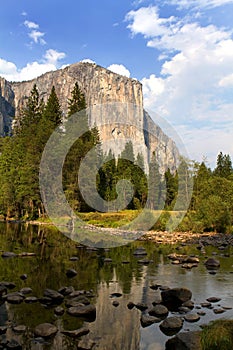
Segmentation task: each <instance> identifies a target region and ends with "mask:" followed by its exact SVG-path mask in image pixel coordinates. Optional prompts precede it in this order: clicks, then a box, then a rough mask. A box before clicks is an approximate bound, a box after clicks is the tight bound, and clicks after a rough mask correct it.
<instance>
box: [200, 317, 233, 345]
mask: <svg viewBox="0 0 233 350" xmlns="http://www.w3.org/2000/svg"><path fill="white" fill-rule="evenodd" d="M201 345H202V349H203V350H230V349H233V321H232V320H217V321H214V322H211V323H210V324H208V325H207V326H205V327H204V329H203V330H202V333H201Z"/></svg>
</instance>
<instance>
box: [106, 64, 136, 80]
mask: <svg viewBox="0 0 233 350" xmlns="http://www.w3.org/2000/svg"><path fill="white" fill-rule="evenodd" d="M107 69H109V70H111V71H112V72H114V73H117V74H120V75H124V76H125V77H127V78H129V77H130V71H129V70H128V69H127V68H126V67H125V66H123V64H111V65H110V66H109V67H108V68H107Z"/></svg>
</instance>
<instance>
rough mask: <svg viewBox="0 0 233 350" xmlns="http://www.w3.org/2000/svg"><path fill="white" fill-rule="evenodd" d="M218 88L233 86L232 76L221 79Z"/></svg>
mask: <svg viewBox="0 0 233 350" xmlns="http://www.w3.org/2000/svg"><path fill="white" fill-rule="evenodd" d="M219 86H222V87H229V86H233V74H229V75H227V76H226V77H223V78H222V79H221V80H220V81H219Z"/></svg>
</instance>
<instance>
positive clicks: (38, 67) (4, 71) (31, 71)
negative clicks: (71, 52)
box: [0, 49, 66, 81]
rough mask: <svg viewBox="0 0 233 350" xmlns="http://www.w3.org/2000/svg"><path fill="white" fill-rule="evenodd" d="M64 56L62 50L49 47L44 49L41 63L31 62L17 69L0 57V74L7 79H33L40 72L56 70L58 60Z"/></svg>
mask: <svg viewBox="0 0 233 350" xmlns="http://www.w3.org/2000/svg"><path fill="white" fill-rule="evenodd" d="M65 56H66V55H65V53H64V52H58V51H55V50H52V49H50V50H47V51H46V53H45V55H44V58H43V60H42V62H41V63H40V62H37V61H35V62H31V63H28V64H27V65H26V66H25V67H23V68H22V69H18V68H17V67H16V65H15V64H14V63H12V62H8V61H6V60H3V59H0V76H2V77H4V78H6V79H7V80H9V81H23V80H30V79H34V78H36V77H38V76H40V75H41V74H44V73H46V72H49V71H53V70H56V69H57V68H58V62H59V60H61V59H63V58H64V57H65Z"/></svg>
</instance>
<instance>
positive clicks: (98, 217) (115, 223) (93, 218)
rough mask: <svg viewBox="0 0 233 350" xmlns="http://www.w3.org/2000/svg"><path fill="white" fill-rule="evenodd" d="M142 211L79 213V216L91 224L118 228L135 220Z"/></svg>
mask: <svg viewBox="0 0 233 350" xmlns="http://www.w3.org/2000/svg"><path fill="white" fill-rule="evenodd" d="M139 213H140V211H138V210H123V211H120V212H116V213H115V212H114V213H99V212H95V213H78V214H77V215H78V217H79V218H80V219H81V220H83V221H86V222H87V223H88V224H90V225H95V226H98V227H106V228H117V227H121V226H123V225H126V224H128V223H130V222H131V221H132V220H134V219H135V218H136V217H137V216H138V215H139Z"/></svg>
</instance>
